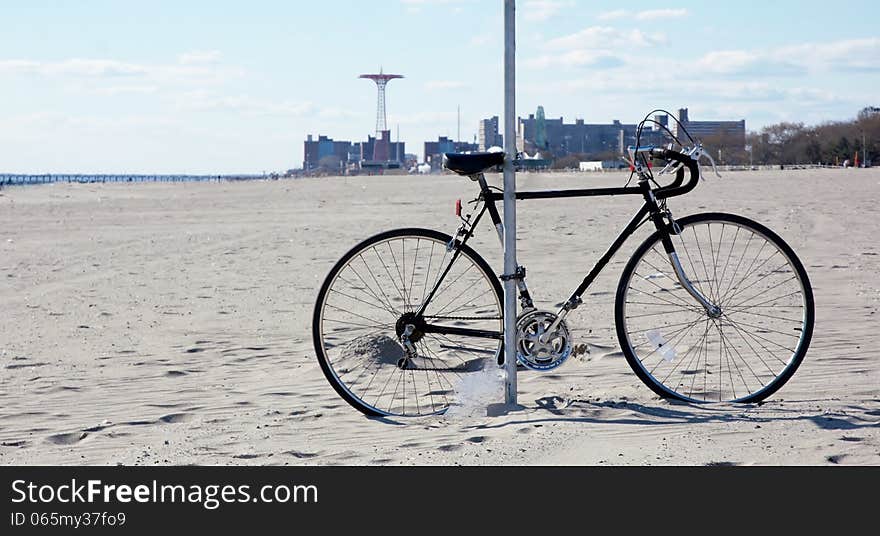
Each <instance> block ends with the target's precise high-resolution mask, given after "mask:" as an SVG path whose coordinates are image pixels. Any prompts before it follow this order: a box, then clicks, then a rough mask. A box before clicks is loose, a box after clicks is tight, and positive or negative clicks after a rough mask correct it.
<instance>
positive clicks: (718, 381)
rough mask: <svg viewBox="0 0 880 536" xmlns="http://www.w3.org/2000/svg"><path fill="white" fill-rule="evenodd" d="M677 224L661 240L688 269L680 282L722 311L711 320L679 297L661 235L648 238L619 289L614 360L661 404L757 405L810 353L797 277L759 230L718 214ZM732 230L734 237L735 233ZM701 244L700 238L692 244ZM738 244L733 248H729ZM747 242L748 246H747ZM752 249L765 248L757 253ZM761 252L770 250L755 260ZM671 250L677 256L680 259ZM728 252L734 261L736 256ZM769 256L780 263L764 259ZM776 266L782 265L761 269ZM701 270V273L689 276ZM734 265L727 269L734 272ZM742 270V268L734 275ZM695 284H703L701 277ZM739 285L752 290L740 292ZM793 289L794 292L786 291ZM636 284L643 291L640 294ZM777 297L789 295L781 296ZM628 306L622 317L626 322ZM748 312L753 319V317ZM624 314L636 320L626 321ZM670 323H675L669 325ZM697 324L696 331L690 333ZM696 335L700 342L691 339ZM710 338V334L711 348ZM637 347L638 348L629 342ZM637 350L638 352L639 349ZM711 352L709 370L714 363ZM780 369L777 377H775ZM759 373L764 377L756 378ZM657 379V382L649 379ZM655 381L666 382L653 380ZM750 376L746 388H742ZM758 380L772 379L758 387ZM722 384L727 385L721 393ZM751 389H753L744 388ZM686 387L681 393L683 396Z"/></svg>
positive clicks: (805, 288) (809, 320) (780, 244)
mask: <svg viewBox="0 0 880 536" xmlns="http://www.w3.org/2000/svg"><path fill="white" fill-rule="evenodd" d="M677 224H678V226H679V228H680V231H681V232H680V233H679V234H675V233H674V231H673V230H672V229H671V228H670V229H668V231H669V232H670V233H671V237H672V239H673V243H674V244H675V245H676V252H677V254H678V255H679V256H680V258H681V264H682V267H684V268H686V269H685V271H686V272H687V271H688V269H691V273H690V274H689V275H688V277H689V279H691V280H692V283H693V284H694V285H695V286H698V287H701V288H700V291H701V292H703V290H705V291H706V292H703V294H704V295H705V296H707V298H710V301H712V299H714V300H715V301H717V302H718V303H716V305H720V306H721V308H722V311H723V312H722V313H721V315H720V316H719V317H718V318H712V317H711V315H710V314H709V313H708V312H707V311H706V310H705V309H703V308H702V307H701V306H699V305H698V304H697V302H696V300H693V298H692V297H691V296H689V295H687V294H686V291H685V290H684V288H683V287H681V285H680V284H679V283H678V281H677V279H676V278H675V277H674V276H673V275H672V274H674V270H673V269H672V268H671V267H670V263H669V261H668V260H667V261H666V264H662V262H663V260H664V259H663V258H661V257H663V255H665V250H663V248H662V244H661V236H662V234H663V233H661V232H659V231H656V232H654V233H653V234H652V235H651V236H649V237H648V238H647V239H646V240H645V241H644V242H643V243H642V244H641V245H640V246H639V247H638V248H637V249H636V251H635V252H634V253H633V256H632V258H631V259H630V260H629V262H628V263H627V265H626V267H625V268H624V271H623V273H622V274H621V278H620V282H619V284H618V288H617V294H616V298H615V323H616V330H617V336H618V341H619V343H620V347H621V349H622V350H623V354H624V356H625V357H626V360H627V362H628V363H629V365H630V367H631V368H632V370H633V371H634V372H635V373H636V375H637V376H638V377H639V379H640V380H642V382H644V383H645V385H647V386H648V387H649V388H650V389H651V390H652V391H654V392H655V393H656V394H658V395H660V396H661V397H663V398H667V399H673V400H681V401H686V402H692V403H701V402H734V403H754V402H760V401H762V400H764V399H766V398H767V397H769V396H771V395H772V394H774V393H775V392H776V391H778V390H779V389H780V388H781V387H782V386H783V385H785V383H786V382H788V380H789V379H791V377H792V376H793V375H794V373H795V372H796V371H797V369H798V367H799V366H800V364H801V362H802V361H803V359H804V356H805V355H806V353H807V350H808V349H809V346H810V341H811V339H812V334H813V328H814V324H815V303H814V300H813V292H812V287H811V285H810V281H809V277H808V276H807V273H806V270H805V269H804V267H803V264H802V263H801V261H800V260H799V259H798V257H797V255H796V254H795V252H794V251H793V250H792V248H791V247H790V246H789V245H788V244H787V243H786V242H785V241H784V240H783V239H782V238H781V237H779V236H778V235H777V234H776V233H774V232H773V231H771V230H770V229H768V228H767V227H765V226H763V225H761V224H759V223H757V222H755V221H752V220H750V219H747V218H744V217H742V216H737V215H733V214H723V213H705V214H696V215H692V216H688V217H685V218H681V219H679V220H677ZM713 225H714V226H715V231H716V232H715V234H716V237H717V236H718V235H719V234H720V238H718V242H717V245H716V243H715V240H716V237H713V236H712V229H713ZM733 229H736V231H735V234H734V231H733ZM725 232H726V233H727V235H728V242H730V241H731V238H730V235H733V238H732V243H730V245H729V251H728V242H724V235H725ZM748 233H750V234H748ZM701 235H702V236H703V237H704V238H702V239H701V238H700V236H701ZM691 236H692V237H693V238H691ZM740 236H742V238H741V239H740ZM706 237H708V244H709V247H708V248H706V247H704V246H702V247H701V246H700V244H701V243H702V244H704V245H705V244H706V240H705V238H706ZM746 237H748V240H747V241H746ZM756 237H757V238H756ZM738 240H740V242H739V245H740V249H737V243H738ZM753 240H754V243H755V245H754V247H753V246H752V245H751V244H752V243H753ZM760 240H763V241H764V242H765V243H764V244H761V246H760V249H759V248H758V244H759V243H760ZM743 242H745V244H744V243H743ZM688 243H691V244H692V246H691V248H690V249H694V248H693V244H694V243H695V244H697V249H698V250H699V254H698V253H697V251H696V250H695V251H690V250H689V248H687V244H688ZM767 244H770V245H771V246H772V248H770V249H768V250H767V252H766V253H764V254H763V255H764V256H762V252H763V251H764V249H765V248H766V245H767ZM680 245H683V246H684V249H685V250H686V251H682V248H681V247H680ZM774 248H775V251H774ZM704 249H705V251H703V250H704ZM710 250H711V251H710ZM755 250H758V251H757V253H756V254H755V257H754V260H751V259H752V255H753V253H752V252H753V251H755ZM652 251H653V252H654V253H656V254H657V255H654V254H653V253H652ZM734 252H736V253H737V255H736V256H735V255H734ZM692 253H693V255H692ZM652 255H653V256H652ZM777 255H780V256H781V258H780V259H778V260H773V259H775V258H776V256H777ZM737 256H738V257H739V259H738V261H739V262H738V263H734V262H733V260H732V259H731V258H732V257H733V258H734V259H735V258H736V257H737ZM706 258H709V259H710V260H711V261H712V262H711V264H709V263H707V262H705V259H706ZM648 259H650V260H648ZM722 259H725V260H724V261H723V262H724V264H723V265H719V263H720V262H722ZM744 259H745V262H743V260H744ZM771 260H773V261H772V262H771ZM783 260H784V263H783V265H780V266H777V267H775V268H772V269H771V268H769V267H771V266H776V265H777V263H778V262H780V261H783ZM701 263H702V264H703V268H704V271H700V270H698V269H697V266H699V265H700V264H701ZM749 264H750V265H749ZM734 266H736V270H734V269H733V268H734ZM745 266H749V267H748V268H746V269H745V270H743V268H744V267H745ZM661 267H662V268H661ZM710 268H712V269H711V270H710ZM639 270H642V271H645V270H657V271H656V272H654V273H652V274H651V275H647V276H646V275H645V274H642V273H639ZM664 270H665V271H664ZM740 270H743V271H742V272H740ZM637 274H638V275H637ZM719 274H720V276H719ZM728 274H731V275H728ZM743 274H744V275H743ZM704 275H705V279H703V278H702V277H703V276H704ZM652 278H653V280H652ZM747 280H748V281H751V282H750V283H748V285H747V284H746V282H747ZM737 281H739V282H737ZM792 282H795V283H796V284H794V285H792V284H791V283H792ZM759 284H760V286H759ZM638 285H642V286H641V288H639V287H638ZM655 287H656V288H655ZM792 289H793V290H792ZM784 292H787V293H788V295H784V294H782V293H784ZM676 293H678V294H676ZM777 294H778V295H777ZM768 295H770V296H771V297H768ZM744 296H748V297H744ZM639 300H641V301H639ZM651 300H654V301H653V302H652V301H651ZM689 300H690V301H689ZM756 300H757V301H756ZM628 307H629V308H630V309H631V311H630V315H629V316H628V311H627V309H628ZM773 308H775V309H773ZM755 310H758V311H759V312H754V311H755ZM780 310H781V311H783V313H780V312H779V311H780ZM632 312H638V313H640V314H631V313H632ZM772 313H775V314H772ZM798 314H800V317H798V316H797V315H798ZM650 317H658V318H656V319H650ZM744 318H745V320H744ZM660 319H663V321H664V322H666V324H664V325H662V326H658V327H657V329H654V330H651V328H650V326H651V325H652V324H654V323H656V322H659V321H660ZM673 319H677V320H678V322H670V320H673ZM694 320H696V323H694ZM771 322H777V323H776V324H771ZM697 324H700V326H697V331H696V332H693V331H692V330H693V329H694V327H695V326H696V325H697ZM645 325H648V326H649V327H648V329H645ZM771 326H772V327H771ZM703 328H704V332H703V335H702V337H701V336H700V335H699V331H700V329H703ZM713 328H714V330H715V331H712V329H713ZM774 328H775V329H774ZM725 329H726V330H727V331H726V333H727V335H725ZM715 332H717V335H718V336H717V341H716V338H715ZM640 338H644V339H646V340H645V341H642V342H638V341H639V339H640ZM794 338H796V339H797V346H796V347H795V348H790V346H792V345H793V344H791V343H789V342H787V341H789V340H790V339H794ZM634 339H635V340H634ZM686 341H687V342H686ZM694 341H696V343H694ZM637 342H638V344H636V343H637ZM735 343H738V346H737V345H736V344H735ZM710 346H711V349H710ZM639 347H643V348H644V349H643V350H638V348H639ZM652 348H653V349H652ZM778 348H782V350H779V349H778ZM695 349H696V353H695ZM716 349H717V353H718V362H717V368H716V366H715V363H714V360H715V357H714V354H715V351H716ZM731 349H732V350H733V351H731ZM759 349H760V351H759ZM765 351H766V352H765ZM789 351H791V352H790V353H791V355H790V356H789V355H788V353H789ZM752 354H754V356H756V357H757V358H758V359H755V358H754V357H753V356H752ZM762 356H763V357H762ZM770 356H772V357H770ZM780 356H781V357H780ZM670 358H671V359H670ZM701 358H702V366H701ZM764 358H767V359H766V360H765V359H764ZM783 358H784V359H783ZM774 359H775V361H774ZM710 360H711V361H712V362H711V363H710ZM663 361H666V362H667V363H663ZM676 361H677V363H676ZM738 361H739V362H738ZM768 361H769V362H768ZM776 361H778V362H781V365H780V364H778V363H776ZM673 363H676V364H674V365H673ZM682 365H683V366H682ZM725 365H726V369H727V370H726V371H725ZM731 365H733V366H731ZM740 365H743V366H740ZM673 366H674V367H675V368H678V367H680V366H681V369H680V370H678V372H676V370H675V368H673ZM780 366H781V367H782V368H781V369H779V370H777V369H778V367H780ZM664 367H666V368H668V369H670V370H669V371H668V372H666V370H665V369H664ZM765 368H766V369H767V370H768V371H769V373H767V372H765V371H764V370H763V369H765ZM658 370H660V371H661V373H657V371H658ZM663 372H665V373H666V377H665V378H664V379H660V378H659V376H660V375H661V374H662V373H663ZM673 374H676V375H675V376H674V378H675V381H669V379H670V378H672V377H673ZM752 375H753V376H754V378H755V380H752V379H751V376H752ZM764 375H766V376H767V377H768V378H769V377H770V376H772V378H771V379H769V380H768V381H764V380H763V379H762V377H763V376H764ZM700 376H702V381H703V389H702V391H701V390H700V389H699V385H698V382H697V379H698V378H699V377H700ZM725 376H726V377H727V378H728V379H729V386H728V385H727V383H728V380H725ZM737 376H739V379H737ZM687 378H690V385H689V386H688V385H687V384H686V379H687ZM752 381H754V384H755V385H754V388H752V387H753V386H752V385H750V382H752ZM740 384H741V385H740ZM738 385H739V389H740V391H739V392H737V386H738ZM688 387H689V391H687V392H686V388H688ZM716 397H717V400H716V399H715V398H716Z"/></svg>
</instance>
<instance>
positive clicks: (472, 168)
mask: <svg viewBox="0 0 880 536" xmlns="http://www.w3.org/2000/svg"><path fill="white" fill-rule="evenodd" d="M502 164H504V153H501V152H498V153H470V154H459V153H446V154H444V155H443V167H445V168H446V169H448V170H449V171H452V172H454V173H458V174H459V175H464V176H469V175H476V174H478V173H482V172H484V171H486V170H487V169H489V168H492V167H495V166H500V165H502Z"/></svg>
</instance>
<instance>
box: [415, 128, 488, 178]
mask: <svg viewBox="0 0 880 536" xmlns="http://www.w3.org/2000/svg"><path fill="white" fill-rule="evenodd" d="M479 150H480V147H479V145H478V144H475V143H467V142H463V141H454V140H450V139H449V138H448V137H446V136H441V137H440V138H438V139H437V141H426V142H425V163H426V164H429V165H430V166H431V169H432V170H439V169H440V168H442V167H443V155H444V154H445V153H472V152H476V151H479Z"/></svg>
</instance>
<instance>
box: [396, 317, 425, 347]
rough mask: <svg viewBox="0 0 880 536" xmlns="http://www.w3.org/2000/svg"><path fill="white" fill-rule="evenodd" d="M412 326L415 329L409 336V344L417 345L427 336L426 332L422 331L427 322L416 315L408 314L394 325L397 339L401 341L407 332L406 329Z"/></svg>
mask: <svg viewBox="0 0 880 536" xmlns="http://www.w3.org/2000/svg"><path fill="white" fill-rule="evenodd" d="M410 325H411V326H413V327H414V328H415V329H413V331H412V333H410V335H409V342H411V343H413V344H415V343H417V342H419V341H420V340H422V337H424V336H425V332H424V331H423V330H422V329H423V326H424V325H425V320H424V319H423V318H421V317H419V316H416V314H415V313H406V314H404V315H403V316H401V317H400V318H398V319H397V323H396V324H395V325H394V331H395V332H396V333H397V338H398V339H400V338H401V337H403V334H404V333H405V332H406V327H407V326H410Z"/></svg>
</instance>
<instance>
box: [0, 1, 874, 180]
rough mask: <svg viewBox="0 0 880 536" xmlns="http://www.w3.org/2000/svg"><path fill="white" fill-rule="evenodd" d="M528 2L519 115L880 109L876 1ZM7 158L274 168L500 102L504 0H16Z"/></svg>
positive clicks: (444, 130) (109, 169)
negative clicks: (386, 77)
mask: <svg viewBox="0 0 880 536" xmlns="http://www.w3.org/2000/svg"><path fill="white" fill-rule="evenodd" d="M669 2H670V3H668V4H665V3H658V2H656V1H655V2H642V1H638V0H633V1H631V2H626V3H620V2H612V1H601V0H600V1H586V0H518V1H517V112H518V115H521V116H526V115H528V114H529V113H534V112H535V110H536V108H537V107H538V106H539V105H543V106H544V109H545V110H546V114H547V117H550V118H558V117H564V118H565V120H566V121H567V122H571V121H574V120H575V119H584V120H585V121H586V122H588V123H606V122H610V121H612V120H615V119H619V120H621V121H623V122H626V123H636V122H638V121H639V120H640V119H641V118H642V117H644V116H645V115H646V114H647V113H648V112H650V111H651V110H653V109H655V108H665V109H668V110H670V111H676V110H678V109H679V108H682V107H687V108H689V110H690V118H691V119H692V120H725V119H729V120H740V119H745V120H746V127H747V128H748V129H749V130H759V129H760V128H761V127H763V126H765V125H769V124H773V123H777V122H780V121H801V122H804V123H807V124H817V123H821V122H824V121H830V120H845V119H849V118H853V117H855V115H856V114H857V113H858V111H859V110H860V109H861V108H863V107H865V106H869V105H880V98H878V95H877V89H876V88H878V87H880V24H878V19H877V16H876V8H874V7H873V6H872V2H868V1H847V0H840V1H838V2H833V3H832V2H828V1H827V0H825V1H822V2H819V1H812V0H804V1H791V0H779V1H774V2H768V1H766V0H765V1H752V0H740V1H738V2H736V3H733V2H726V1H725V2H711V3H709V2H702V1H695V0H680V1H675V0H669ZM0 24H2V32H0V173H2V172H6V173H198V174H216V173H263V172H283V171H285V170H287V169H291V168H297V167H301V166H302V160H303V141H304V140H305V138H306V136H307V135H308V134H312V135H315V136H317V135H319V134H322V135H327V136H330V137H332V138H334V139H337V140H349V141H360V140H363V139H366V137H367V135H370V134H373V131H374V130H375V122H376V89H375V85H374V84H373V83H372V82H370V81H368V80H360V79H358V75H360V74H364V73H372V72H377V71H378V70H379V69H380V68H381V69H383V70H384V72H386V73H394V74H402V75H404V76H405V77H406V78H404V79H403V80H395V81H393V82H391V84H390V85H389V86H388V125H389V127H390V128H391V129H392V131H393V135H395V136H396V132H397V131H398V130H399V132H400V139H401V140H402V141H405V142H406V143H407V152H412V153H416V154H419V155H420V156H422V155H421V152H422V145H423V142H424V141H426V140H436V139H437V137H438V136H450V137H455V136H457V131H458V121H457V118H458V113H457V110H458V109H459V108H460V110H461V112H460V116H461V138H462V139H463V140H464V141H473V139H474V137H475V136H476V134H477V130H478V122H479V120H480V119H482V118H487V117H491V116H494V115H498V116H501V117H503V111H504V110H503V40H504V39H503V2H502V0H381V1H372V2H368V1H364V0H349V1H345V0H321V1H308V2H306V1H300V0H296V1H292V0H285V1H281V0H279V1H268V0H249V1H247V2H245V1H237V2H233V1H226V0H212V1H202V0H188V1H186V2H180V1H166V0H153V1H150V2H125V1H121V0H115V1H111V0H78V1H74V0H70V1H61V0H58V1H51V2H50V1H45V0H30V1H25V0H18V1H11V0H0Z"/></svg>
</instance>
